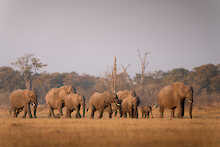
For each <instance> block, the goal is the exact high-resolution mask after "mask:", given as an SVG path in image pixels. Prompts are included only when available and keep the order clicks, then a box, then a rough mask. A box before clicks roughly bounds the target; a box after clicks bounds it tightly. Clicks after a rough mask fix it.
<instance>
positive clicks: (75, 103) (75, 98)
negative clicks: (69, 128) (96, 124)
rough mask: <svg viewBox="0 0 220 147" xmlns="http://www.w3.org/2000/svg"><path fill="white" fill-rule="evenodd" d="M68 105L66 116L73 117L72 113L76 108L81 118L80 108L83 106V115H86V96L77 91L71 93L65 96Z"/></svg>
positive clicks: (65, 102)
mask: <svg viewBox="0 0 220 147" xmlns="http://www.w3.org/2000/svg"><path fill="white" fill-rule="evenodd" d="M64 104H65V106H66V117H67V118H71V113H72V112H73V111H74V110H76V111H77V112H76V118H81V115H80V108H81V106H82V108H83V117H85V97H84V96H81V95H79V94H77V93H71V94H69V95H67V96H66V97H65V98H64Z"/></svg>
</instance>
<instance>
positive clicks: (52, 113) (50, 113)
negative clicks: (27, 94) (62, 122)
mask: <svg viewBox="0 0 220 147" xmlns="http://www.w3.org/2000/svg"><path fill="white" fill-rule="evenodd" d="M49 117H53V118H55V117H56V116H55V114H54V109H53V108H52V107H50V108H49Z"/></svg>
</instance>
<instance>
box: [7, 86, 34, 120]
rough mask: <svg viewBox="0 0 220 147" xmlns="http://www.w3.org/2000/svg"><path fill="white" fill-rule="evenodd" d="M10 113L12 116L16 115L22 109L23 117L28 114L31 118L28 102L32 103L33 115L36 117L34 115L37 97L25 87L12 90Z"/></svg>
mask: <svg viewBox="0 0 220 147" xmlns="http://www.w3.org/2000/svg"><path fill="white" fill-rule="evenodd" d="M9 99H10V105H11V107H10V110H9V112H10V114H11V113H12V112H13V117H17V116H18V114H19V113H20V112H21V111H23V110H24V116H23V118H25V117H26V115H27V114H28V116H29V118H32V113H31V108H30V104H32V105H34V110H33V111H34V112H33V114H34V117H35V118H37V116H36V111H37V105H38V102H37V97H36V94H35V93H34V91H32V90H27V89H24V90H22V89H18V90H15V91H13V92H12V93H11V94H10V97H9Z"/></svg>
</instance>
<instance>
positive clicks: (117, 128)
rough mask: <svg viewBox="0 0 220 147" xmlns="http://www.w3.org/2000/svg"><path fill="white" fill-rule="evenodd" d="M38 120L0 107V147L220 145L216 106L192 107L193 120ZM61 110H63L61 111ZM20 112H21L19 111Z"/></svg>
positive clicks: (43, 113)
mask: <svg viewBox="0 0 220 147" xmlns="http://www.w3.org/2000/svg"><path fill="white" fill-rule="evenodd" d="M47 111H48V110H47V109H46V108H44V107H40V108H39V109H38V119H22V118H20V117H19V118H11V117H9V114H8V110H7V109H6V108H2V109H1V110H0V147H32V146H33V147H69V146H72V147H73V146H76V147H81V146H82V147H100V146H101V147H102V146H103V147H131V146H137V147H139V146H144V147H168V146H169V147H220V107H219V108H202V109H196V108H195V109H194V111H193V117H194V118H193V119H192V120H191V119H188V115H187V114H186V115H185V116H186V117H185V118H184V119H173V120H170V119H169V117H168V115H169V114H168V115H166V118H164V119H160V118H158V116H159V114H158V110H157V109H156V110H154V112H153V113H154V115H155V117H156V118H153V119H150V120H148V119H141V118H140V119H124V118H123V119H119V118H113V119H108V118H107V116H106V115H105V118H104V119H101V120H98V119H94V120H91V119H89V118H88V114H87V118H84V119H75V118H72V119H65V118H61V119H48V118H47ZM64 112H65V111H64ZM21 113H22V114H20V116H21V115H23V112H21Z"/></svg>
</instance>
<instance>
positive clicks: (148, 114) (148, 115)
mask: <svg viewBox="0 0 220 147" xmlns="http://www.w3.org/2000/svg"><path fill="white" fill-rule="evenodd" d="M147 118H148V119H149V118H150V112H149V111H148V112H147Z"/></svg>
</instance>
